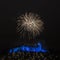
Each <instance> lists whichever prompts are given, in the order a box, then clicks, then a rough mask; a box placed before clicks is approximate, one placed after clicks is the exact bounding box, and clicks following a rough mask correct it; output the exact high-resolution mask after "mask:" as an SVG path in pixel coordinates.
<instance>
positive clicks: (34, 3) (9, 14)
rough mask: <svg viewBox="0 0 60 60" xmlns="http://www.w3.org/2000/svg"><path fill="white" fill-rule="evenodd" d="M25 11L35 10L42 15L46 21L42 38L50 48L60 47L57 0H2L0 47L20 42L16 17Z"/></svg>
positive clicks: (7, 46) (0, 6) (4, 47)
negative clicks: (17, 38)
mask: <svg viewBox="0 0 60 60" xmlns="http://www.w3.org/2000/svg"><path fill="white" fill-rule="evenodd" d="M58 5H59V4H58ZM57 9H58V10H57ZM25 12H33V13H37V14H39V15H40V16H41V18H42V19H43V22H44V23H45V24H44V27H45V29H44V31H43V33H42V34H41V36H40V38H41V39H42V40H44V42H45V44H46V45H47V46H48V47H49V48H53V49H60V48H59V45H60V40H59V39H58V38H59V35H58V33H59V32H60V31H59V29H60V27H59V22H60V21H59V19H60V17H59V13H60V12H59V6H57V2H56V0H14V1H13V0H12V1H11V0H10V1H9V0H1V1H0V49H7V48H9V47H13V46H16V45H19V44H20V42H19V41H18V40H16V37H17V34H16V17H17V16H19V15H21V14H23V13H25ZM38 37H39V36H38ZM38 40H40V39H38ZM27 43H28V42H27Z"/></svg>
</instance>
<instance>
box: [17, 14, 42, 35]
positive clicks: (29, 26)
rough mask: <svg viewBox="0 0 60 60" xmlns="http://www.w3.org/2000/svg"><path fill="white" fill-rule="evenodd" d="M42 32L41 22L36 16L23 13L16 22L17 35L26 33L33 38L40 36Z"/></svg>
mask: <svg viewBox="0 0 60 60" xmlns="http://www.w3.org/2000/svg"><path fill="white" fill-rule="evenodd" d="M42 30H43V21H42V20H41V19H40V17H39V16H38V15H37V14H33V13H25V14H24V15H22V16H19V17H18V20H17V31H18V32H19V33H24V31H27V32H29V33H31V34H32V35H33V36H36V35H38V34H40V32H42Z"/></svg>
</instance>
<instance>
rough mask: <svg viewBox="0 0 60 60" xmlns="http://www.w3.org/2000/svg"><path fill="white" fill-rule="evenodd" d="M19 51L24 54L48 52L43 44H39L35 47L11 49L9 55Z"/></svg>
mask: <svg viewBox="0 0 60 60" xmlns="http://www.w3.org/2000/svg"><path fill="white" fill-rule="evenodd" d="M18 51H23V52H47V50H45V49H43V48H42V45H41V43H38V44H37V45H36V46H34V47H31V46H25V45H23V46H20V47H17V48H13V49H10V50H9V53H12V52H18Z"/></svg>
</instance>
